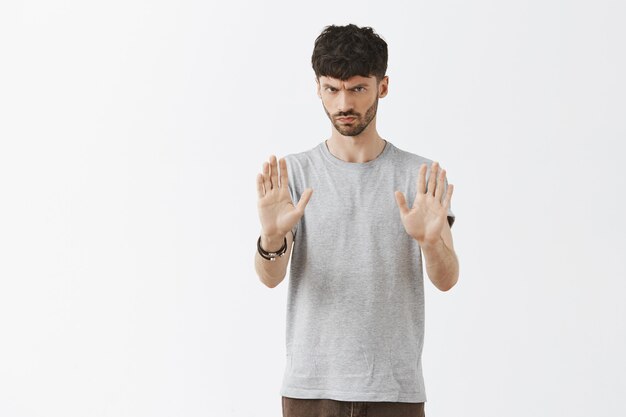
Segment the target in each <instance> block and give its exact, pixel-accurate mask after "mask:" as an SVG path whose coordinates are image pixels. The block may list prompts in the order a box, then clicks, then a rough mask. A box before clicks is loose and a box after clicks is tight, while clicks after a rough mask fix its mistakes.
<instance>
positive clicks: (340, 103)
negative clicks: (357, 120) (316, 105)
mask: <svg viewBox="0 0 626 417" xmlns="http://www.w3.org/2000/svg"><path fill="white" fill-rule="evenodd" d="M351 106H352V103H351V101H350V96H349V94H348V92H347V91H344V90H342V91H339V93H338V94H337V111H338V112H342V113H343V112H347V111H348V110H352V107H351Z"/></svg>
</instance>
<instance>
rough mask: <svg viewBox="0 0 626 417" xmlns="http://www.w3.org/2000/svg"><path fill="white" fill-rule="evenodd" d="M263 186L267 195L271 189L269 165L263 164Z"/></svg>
mask: <svg viewBox="0 0 626 417" xmlns="http://www.w3.org/2000/svg"><path fill="white" fill-rule="evenodd" d="M263 184H264V185H265V193H269V192H270V190H271V189H272V183H271V182H270V164H268V163H267V162H263Z"/></svg>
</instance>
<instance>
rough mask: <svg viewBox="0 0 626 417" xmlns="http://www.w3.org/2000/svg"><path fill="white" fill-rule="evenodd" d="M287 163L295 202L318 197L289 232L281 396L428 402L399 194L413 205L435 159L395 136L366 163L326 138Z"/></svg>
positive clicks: (414, 260) (415, 259)
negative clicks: (423, 169)
mask: <svg viewBox="0 0 626 417" xmlns="http://www.w3.org/2000/svg"><path fill="white" fill-rule="evenodd" d="M285 160H286V162H287V168H288V172H289V192H290V193H291V198H292V199H293V203H294V204H297V203H298V201H299V200H300V196H301V195H302V192H303V191H304V189H305V188H307V187H310V188H313V194H312V196H311V199H310V200H309V203H308V204H307V206H306V208H305V210H304V215H303V216H302V218H301V219H300V221H299V222H298V223H297V224H296V226H295V227H294V228H293V234H294V236H295V240H294V243H293V252H292V255H291V261H290V262H291V264H290V273H289V281H288V282H289V288H288V299H287V322H286V323H287V328H286V353H287V357H286V367H285V372H284V376H283V384H282V387H281V395H282V396H285V397H293V398H327V399H335V400H340V401H393V402H424V401H426V391H425V388H424V381H423V376H422V363H421V356H422V346H423V342H424V279H423V272H422V253H421V250H420V246H419V244H418V243H417V241H416V240H414V239H413V238H411V237H410V236H409V235H408V234H407V233H406V231H405V230H404V226H403V224H402V221H401V220H400V212H399V209H398V206H397V204H396V200H395V196H394V191H396V190H399V191H402V192H403V193H404V195H405V198H406V201H407V204H408V206H409V208H410V207H412V205H413V200H414V199H415V193H416V187H417V183H416V181H417V174H418V170H419V168H420V165H421V164H423V163H426V164H427V166H428V171H427V176H426V179H427V180H428V178H429V177H430V166H431V165H430V164H431V163H432V160H430V159H428V158H424V157H422V156H419V155H415V154H412V153H410V152H406V151H403V150H401V149H399V148H397V147H395V146H394V145H393V144H392V143H391V142H389V141H387V143H386V145H385V148H384V150H383V151H382V152H381V154H380V155H378V156H377V157H376V158H375V159H373V160H371V161H368V162H365V163H353V162H346V161H343V160H341V159H339V158H337V157H335V156H334V155H333V154H331V153H330V151H329V150H328V147H327V145H326V142H325V141H323V142H321V143H320V144H319V145H317V146H315V147H314V148H312V149H310V150H308V151H305V152H300V153H295V154H289V155H287V156H285ZM445 186H446V188H447V179H446V181H445ZM444 195H445V193H444ZM442 200H443V198H442ZM454 218H455V216H454V214H453V213H452V210H449V211H448V222H449V223H450V224H452V223H453V222H454Z"/></svg>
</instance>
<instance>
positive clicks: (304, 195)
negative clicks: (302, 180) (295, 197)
mask: <svg viewBox="0 0 626 417" xmlns="http://www.w3.org/2000/svg"><path fill="white" fill-rule="evenodd" d="M311 194H313V189H312V188H307V189H305V190H304V192H303V193H302V195H301V196H300V201H298V205H297V206H296V208H297V209H298V211H300V212H302V213H304V208H305V207H306V205H307V204H308V202H309V200H310V199H311Z"/></svg>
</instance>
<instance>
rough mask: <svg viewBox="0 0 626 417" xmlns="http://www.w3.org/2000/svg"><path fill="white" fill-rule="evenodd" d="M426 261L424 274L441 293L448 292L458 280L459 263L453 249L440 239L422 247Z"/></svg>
mask: <svg viewBox="0 0 626 417" xmlns="http://www.w3.org/2000/svg"><path fill="white" fill-rule="evenodd" d="M422 253H423V254H424V258H425V260H426V272H427V273H428V277H429V278H430V280H431V281H432V282H433V284H434V285H435V286H436V287H437V288H438V289H440V290H441V291H448V290H449V289H450V288H452V287H453V286H454V285H455V284H456V282H457V280H458V279H459V261H458V259H457V257H456V253H455V252H454V250H453V249H451V248H449V247H448V246H446V244H445V243H444V241H443V239H442V238H440V239H439V240H438V241H437V243H435V244H432V245H428V246H422Z"/></svg>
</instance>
